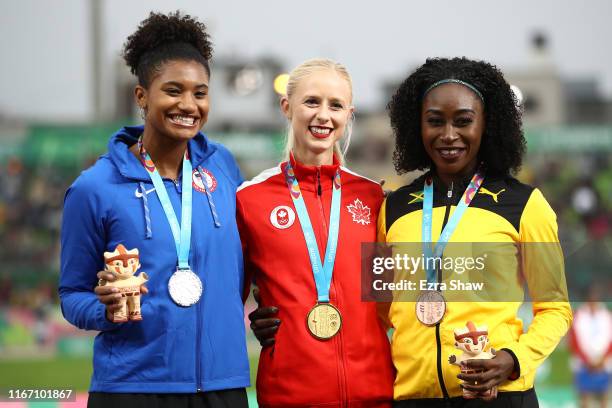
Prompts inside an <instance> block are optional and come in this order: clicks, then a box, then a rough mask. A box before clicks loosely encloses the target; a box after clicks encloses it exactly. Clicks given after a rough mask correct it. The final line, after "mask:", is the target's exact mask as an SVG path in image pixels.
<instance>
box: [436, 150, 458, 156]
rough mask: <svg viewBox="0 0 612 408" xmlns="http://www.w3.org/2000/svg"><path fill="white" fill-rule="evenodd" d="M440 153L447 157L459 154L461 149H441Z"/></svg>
mask: <svg viewBox="0 0 612 408" xmlns="http://www.w3.org/2000/svg"><path fill="white" fill-rule="evenodd" d="M440 152H441V153H442V154H445V155H451V154H458V153H459V149H440Z"/></svg>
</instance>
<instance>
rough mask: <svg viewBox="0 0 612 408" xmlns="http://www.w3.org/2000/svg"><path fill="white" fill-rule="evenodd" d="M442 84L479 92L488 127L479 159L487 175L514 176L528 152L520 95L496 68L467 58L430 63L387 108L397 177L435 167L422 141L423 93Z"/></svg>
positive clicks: (428, 62) (486, 126) (420, 70)
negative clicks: (451, 82)
mask: <svg viewBox="0 0 612 408" xmlns="http://www.w3.org/2000/svg"><path fill="white" fill-rule="evenodd" d="M443 79H459V80H462V81H465V82H467V83H469V84H471V85H473V86H474V87H476V89H478V90H479V91H480V93H481V94H482V96H483V98H484V119H485V128H484V132H483V135H482V142H481V144H480V149H479V151H478V159H479V161H480V162H482V163H483V164H484V167H485V170H486V172H487V174H492V175H501V176H505V175H508V174H510V173H511V172H516V171H517V170H518V169H519V168H520V166H521V162H522V158H523V153H524V152H525V137H524V136H523V130H522V121H521V112H520V111H519V108H518V104H517V100H516V96H515V95H514V92H512V90H511V89H510V85H508V83H507V82H506V80H505V79H504V77H503V75H502V73H501V72H500V70H499V69H497V67H495V66H494V65H491V64H489V63H488V62H484V61H474V60H469V59H467V58H452V59H448V58H431V59H427V60H426V62H425V64H423V65H421V66H420V67H419V68H418V69H417V70H416V71H414V72H413V73H412V74H411V75H410V76H409V77H408V78H406V80H405V81H404V82H403V83H402V84H401V85H400V86H399V88H398V89H397V91H396V92H395V94H394V95H393V97H392V98H391V101H390V102H389V104H388V106H387V109H388V110H389V116H390V118H391V127H392V129H393V132H394V134H395V151H394V152H393V164H394V165H395V170H396V171H397V172H398V174H402V173H405V172H408V171H412V170H424V169H426V168H431V167H432V166H433V162H432V160H431V158H430V157H429V155H428V154H427V153H426V151H425V147H424V146H423V139H422V136H421V109H422V103H423V98H424V92H425V91H426V90H427V89H428V88H429V87H430V86H431V85H432V84H434V83H435V82H437V81H440V80H443Z"/></svg>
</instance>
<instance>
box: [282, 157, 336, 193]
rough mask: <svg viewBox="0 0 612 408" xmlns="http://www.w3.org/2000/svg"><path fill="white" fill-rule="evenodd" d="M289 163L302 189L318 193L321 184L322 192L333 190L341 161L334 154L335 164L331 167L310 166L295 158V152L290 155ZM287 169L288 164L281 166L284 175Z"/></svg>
mask: <svg viewBox="0 0 612 408" xmlns="http://www.w3.org/2000/svg"><path fill="white" fill-rule="evenodd" d="M289 161H290V162H291V167H293V172H294V174H295V177H296V178H297V181H298V183H299V184H300V189H302V190H307V191H317V187H318V185H319V183H320V184H321V189H322V190H331V188H332V183H333V180H334V176H335V175H336V171H337V170H338V168H339V167H340V161H339V160H338V158H337V157H336V155H335V154H334V158H333V163H332V164H330V165H322V166H308V165H305V164H302V163H300V162H299V161H297V160H296V159H295V157H294V156H293V152H291V153H290V154H289ZM286 167H287V162H284V163H282V164H281V169H282V170H283V173H284V171H285V168H286Z"/></svg>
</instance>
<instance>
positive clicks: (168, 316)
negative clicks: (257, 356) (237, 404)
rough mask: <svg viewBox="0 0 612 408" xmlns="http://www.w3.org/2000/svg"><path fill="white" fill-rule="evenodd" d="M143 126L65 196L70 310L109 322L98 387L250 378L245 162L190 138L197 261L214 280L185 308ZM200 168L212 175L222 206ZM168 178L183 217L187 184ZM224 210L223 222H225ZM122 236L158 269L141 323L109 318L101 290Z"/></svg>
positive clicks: (64, 277) (137, 388) (65, 288)
mask: <svg viewBox="0 0 612 408" xmlns="http://www.w3.org/2000/svg"><path fill="white" fill-rule="evenodd" d="M142 131H143V128H142V127H126V128H123V129H121V130H120V131H119V132H118V133H117V134H115V135H114V136H113V137H112V138H111V140H110V142H109V146H108V153H107V154H105V155H103V156H102V157H101V158H100V159H99V160H98V161H97V162H96V163H95V165H94V166H93V167H91V168H90V169H88V170H86V171H84V172H83V173H82V174H81V175H80V176H79V177H78V178H77V179H76V181H75V182H74V184H73V185H72V186H71V187H70V188H69V189H68V192H67V193H66V197H65V201H64V216H63V222H62V233H61V243H62V248H61V277H60V286H59V294H60V298H61V305H62V312H63V314H64V316H65V318H66V319H67V320H68V321H69V322H70V323H72V324H74V325H75V326H77V327H79V328H81V329H85V330H98V331H100V333H99V334H98V335H97V336H96V339H95V343H94V356H93V376H92V379H91V387H90V391H97V392H115V393H128V392H129V393H195V392H198V391H213V390H222V389H229V388H239V387H247V386H248V385H249V363H248V358H247V351H246V342H245V329H244V309H243V304H242V299H241V291H242V286H243V279H244V277H243V263H242V250H241V244H240V237H239V235H238V229H237V227H236V188H237V186H239V185H240V183H241V182H242V177H241V175H240V170H239V169H238V167H237V165H236V162H235V161H234V159H233V157H232V155H231V154H230V153H229V151H228V150H227V149H226V148H225V147H223V146H221V145H220V144H217V143H214V142H211V141H210V140H208V139H207V138H206V137H205V136H204V135H203V134H202V133H198V135H197V136H196V137H195V138H194V139H192V140H190V141H189V153H190V157H191V161H192V164H193V169H194V175H193V177H192V179H193V187H194V190H193V222H192V235H191V251H190V254H189V265H190V266H191V269H192V270H193V271H194V272H195V273H196V274H197V275H198V276H199V277H200V279H201V280H202V284H203V288H204V289H203V294H202V298H201V299H200V301H199V302H198V303H197V304H195V305H194V306H191V307H187V308H185V307H180V306H178V305H176V304H175V303H174V302H173V301H172V299H171V298H170V295H169V293H168V280H169V279H170V276H171V275H172V274H173V273H174V272H175V270H176V266H177V254H176V249H175V248H176V247H175V244H174V239H173V237H172V231H171V230H170V224H169V223H168V220H167V219H166V215H165V213H164V211H163V208H162V206H161V203H160V201H159V199H158V197H157V194H155V189H154V187H153V183H152V182H151V179H150V178H149V175H148V173H147V172H146V170H145V168H144V167H143V165H142V164H141V163H140V161H139V160H138V159H137V158H136V157H135V156H134V155H133V154H132V153H131V152H130V151H129V150H128V147H129V146H130V145H132V144H133V143H136V141H137V140H138V137H139V136H140V134H141V133H142ZM198 167H201V168H202V170H203V172H204V173H205V174H206V176H205V178H206V179H207V185H208V186H209V189H210V191H211V197H210V199H211V200H213V201H214V207H215V210H216V211H215V212H213V211H212V206H211V204H210V200H209V199H208V198H207V195H206V193H205V190H204V189H203V188H202V187H203V185H202V178H201V177H200V173H197V172H196V170H197V168H198ZM164 184H165V186H166V189H167V191H168V195H169V197H170V201H171V202H172V205H173V207H174V210H175V213H176V214H177V218H178V219H179V222H180V217H181V188H182V186H181V183H180V182H179V183H178V185H175V184H174V183H173V182H172V181H171V180H167V179H164ZM143 196H146V199H145V197H143ZM146 208H148V210H149V213H150V217H148V218H147V217H145V209H146ZM215 213H216V214H215ZM215 217H216V219H217V221H218V222H219V223H220V226H215V222H214V219H215ZM118 244H123V245H124V246H125V247H126V248H127V249H133V248H138V250H139V251H140V262H141V265H142V266H141V268H140V270H139V271H137V272H136V273H137V274H138V273H141V272H146V273H147V274H148V275H149V281H148V282H147V287H148V289H149V293H148V294H145V295H142V296H141V304H142V317H143V320H142V321H141V322H128V323H111V322H109V321H107V320H106V317H105V307H104V305H102V304H101V303H100V302H99V301H98V299H97V297H96V295H95V294H94V292H93V289H94V287H95V286H96V285H97V277H96V274H97V272H98V271H101V270H102V269H103V268H104V261H103V253H104V252H105V251H113V250H114V249H115V247H116V246H117V245H118Z"/></svg>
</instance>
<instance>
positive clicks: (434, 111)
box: [425, 108, 476, 114]
mask: <svg viewBox="0 0 612 408" xmlns="http://www.w3.org/2000/svg"><path fill="white" fill-rule="evenodd" d="M441 111H442V109H437V108H429V109H427V110H426V111H425V113H440V112H441ZM454 113H473V114H476V111H475V110H474V109H470V108H461V109H457V110H456V111H455V112H454Z"/></svg>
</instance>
